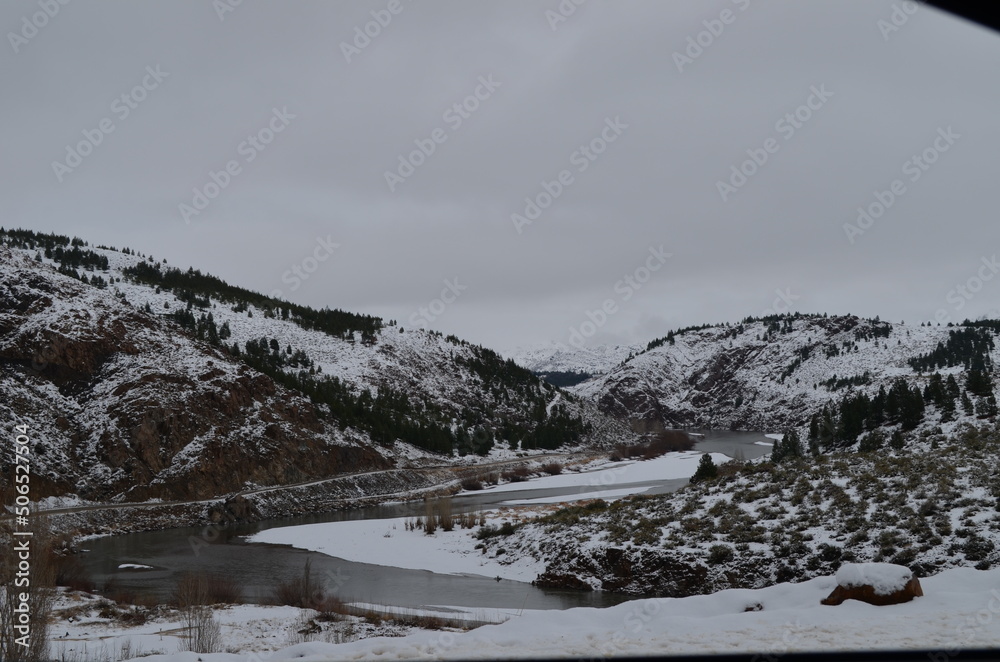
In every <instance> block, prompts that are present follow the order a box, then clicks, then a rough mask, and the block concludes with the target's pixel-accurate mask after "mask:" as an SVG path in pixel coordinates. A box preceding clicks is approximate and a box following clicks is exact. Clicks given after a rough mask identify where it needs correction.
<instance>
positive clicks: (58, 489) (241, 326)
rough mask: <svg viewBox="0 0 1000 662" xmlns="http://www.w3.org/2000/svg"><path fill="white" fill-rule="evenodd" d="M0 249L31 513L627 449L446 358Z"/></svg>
mask: <svg viewBox="0 0 1000 662" xmlns="http://www.w3.org/2000/svg"><path fill="white" fill-rule="evenodd" d="M0 239H3V241H4V244H5V245H4V244H0V391H2V392H3V394H4V398H3V401H2V403H0V418H3V419H4V420H8V421H12V422H13V421H17V422H19V423H20V422H24V423H26V424H27V425H28V426H29V428H30V430H31V433H30V436H31V438H32V439H33V440H34V447H33V450H34V456H33V461H34V462H35V467H34V470H35V474H36V476H37V478H36V480H35V482H34V483H33V490H34V492H33V493H34V494H37V495H38V496H40V497H44V496H53V495H54V496H61V495H66V494H77V495H79V496H80V497H83V498H84V499H89V500H101V501H106V500H110V499H128V500H145V499H150V498H162V499H168V500H175V499H189V498H206V497H210V496H219V495H225V494H228V493H231V492H234V491H237V490H240V489H244V488H246V487H251V486H262V485H281V484H287V483H290V482H297V481H305V480H310V479H313V478H322V477H326V476H330V475H335V474H339V473H343V472H350V471H360V470H365V469H372V468H381V467H385V466H392V464H393V463H394V461H395V460H396V458H397V455H398V454H399V453H400V452H402V453H403V454H404V455H405V456H407V457H408V458H410V459H411V460H412V459H413V458H414V457H419V456H421V455H423V456H424V457H430V456H428V455H427V453H426V452H423V451H421V452H417V451H416V449H413V448H411V449H409V450H405V449H404V448H403V447H401V446H400V444H399V443H398V442H399V440H400V439H403V440H407V441H413V442H414V443H416V444H417V445H420V444H424V447H425V448H427V449H428V450H437V451H441V452H443V454H441V455H436V456H433V457H432V459H429V460H426V459H425V460H424V461H425V462H436V463H440V462H443V461H448V456H450V454H451V449H452V447H453V445H455V444H458V446H459V447H460V449H461V450H462V452H468V453H472V454H479V455H486V454H488V453H489V451H490V450H491V449H492V448H494V447H497V448H498V449H499V448H502V447H506V446H507V445H509V446H512V447H513V448H515V449H516V448H517V447H518V445H519V444H520V445H522V446H523V447H524V448H525V449H528V448H550V447H555V446H559V445H562V444H564V443H570V444H575V445H582V444H588V443H598V442H599V441H600V440H601V439H607V440H610V439H612V438H614V439H617V438H619V437H621V436H623V435H624V436H629V435H630V434H631V433H630V432H629V431H628V430H627V428H626V427H624V426H623V425H622V424H620V423H618V422H616V421H613V420H610V419H608V417H606V416H604V415H602V414H600V413H599V412H598V411H597V410H596V407H595V406H594V405H593V404H591V403H588V402H586V401H580V400H578V399H577V398H575V397H573V396H571V395H569V394H567V393H565V392H561V391H559V390H558V389H556V388H553V387H551V386H550V385H548V384H545V383H544V382H541V381H540V380H539V379H537V378H536V377H534V376H533V375H531V374H530V373H529V372H528V371H526V370H524V369H522V368H520V367H518V366H516V365H514V364H513V362H510V361H505V360H504V359H502V358H501V357H499V356H498V355H496V354H495V353H493V352H491V351H490V350H488V349H485V348H482V347H478V346H474V345H471V344H469V343H467V342H464V341H461V340H459V339H458V338H454V337H447V338H446V337H443V336H442V335H441V334H439V333H435V332H427V331H423V330H417V329H405V330H404V329H403V328H401V327H398V326H396V325H395V323H393V322H389V323H385V322H383V321H382V320H378V319H376V318H371V317H364V316H356V315H351V314H349V313H343V312H341V311H326V310H324V311H313V310H311V309H302V308H301V307H295V306H291V305H288V304H282V303H281V302H277V301H275V300H272V299H268V298H267V297H265V296H262V295H258V294H256V293H251V292H246V291H245V290H239V289H238V288H233V287H231V286H228V285H225V284H224V283H221V281H217V279H211V278H210V277H205V276H203V274H201V273H200V272H196V271H194V270H190V269H189V270H187V271H183V270H172V268H171V267H169V266H168V265H166V264H163V263H156V262H154V261H153V259H152V258H151V257H145V256H142V255H140V254H136V253H135V252H133V251H127V250H124V251H119V250H114V249H110V248H93V247H90V246H87V245H86V244H84V243H83V242H82V241H79V240H73V242H70V240H69V239H68V238H58V237H54V236H53V235H35V234H33V233H24V232H21V233H17V232H15V231H7V232H6V233H3V234H0ZM150 274H152V276H153V277H154V278H160V279H162V282H150V279H149V275H150ZM213 288H215V289H213ZM179 325H180V326H179ZM335 325H339V326H337V327H336V329H335V330H334V326H335ZM182 326H183V327H184V328H182ZM306 394H308V395H309V397H306ZM310 400H312V401H311V402H310ZM605 443H610V441H607V442H605ZM431 444H437V446H436V447H432V446H431Z"/></svg>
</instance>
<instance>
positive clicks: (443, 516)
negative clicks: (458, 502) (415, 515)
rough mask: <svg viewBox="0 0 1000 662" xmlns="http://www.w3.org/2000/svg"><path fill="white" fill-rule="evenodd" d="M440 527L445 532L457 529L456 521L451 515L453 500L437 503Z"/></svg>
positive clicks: (440, 500)
mask: <svg viewBox="0 0 1000 662" xmlns="http://www.w3.org/2000/svg"><path fill="white" fill-rule="evenodd" d="M436 505H437V513H438V526H440V527H441V529H442V530H444V531H453V530H454V529H455V519H454V517H452V514H451V499H439V500H438V502H437V504H436Z"/></svg>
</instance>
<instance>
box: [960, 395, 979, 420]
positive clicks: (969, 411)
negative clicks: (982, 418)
mask: <svg viewBox="0 0 1000 662" xmlns="http://www.w3.org/2000/svg"><path fill="white" fill-rule="evenodd" d="M962 411H964V412H965V415H966V416H973V415H974V414H975V413H976V410H975V409H974V408H973V406H972V400H971V399H970V398H969V392H968V391H965V392H964V393H962Z"/></svg>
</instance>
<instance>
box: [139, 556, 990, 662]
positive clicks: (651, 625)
mask: <svg viewBox="0 0 1000 662" xmlns="http://www.w3.org/2000/svg"><path fill="white" fill-rule="evenodd" d="M921 583H922V584H923V587H924V592H925V595H924V597H920V598H916V599H915V600H913V601H912V602H909V603H906V604H902V605H893V606H888V607H874V606H871V605H866V604H862V603H860V602H857V601H854V600H849V601H847V602H845V603H844V604H843V605H840V606H836V607H829V606H823V605H820V600H821V599H822V598H825V597H826V596H827V595H828V594H829V593H830V591H831V590H833V588H834V586H835V585H836V580H835V579H834V578H833V577H820V578H816V579H813V580H810V581H808V582H803V583H801V584H779V585H776V586H772V587H769V588H764V589H758V590H728V591H721V592H719V593H715V594H713V595H705V596H695V597H689V598H679V599H675V598H660V599H649V600H637V601H633V602H627V603H623V604H621V605H618V606H616V607H611V608H607V609H591V608H577V609H568V610H565V611H546V612H533V613H531V614H526V615H523V616H521V617H513V618H511V619H510V620H509V621H507V622H505V623H502V624H500V625H488V626H484V627H481V628H478V629H475V630H471V631H469V632H452V631H417V632H413V633H411V634H409V635H407V636H403V637H377V638H372V639H365V640H360V641H354V642H350V643H343V644H329V643H321V642H307V643H301V644H297V645H295V646H291V647H287V648H284V649H282V650H279V651H278V652H276V653H273V654H272V653H269V652H268V650H269V648H268V647H267V646H266V645H260V646H259V647H256V648H254V647H252V646H251V647H250V648H242V647H240V648H241V650H239V651H238V652H235V653H229V654H227V653H217V654H195V653H171V654H167V655H154V656H150V657H143V658H141V659H142V660H145V662H195V661H196V660H201V661H202V662H247V660H248V659H250V660H253V659H257V660H267V661H269V662H271V661H273V662H278V661H280V660H293V659H294V660H297V661H298V662H320V661H326V660H371V659H382V660H415V659H491V658H512V657H514V658H516V657H535V658H548V657H552V658H558V657H566V656H596V655H606V656H622V655H644V654H653V655H663V654H684V653H723V652H747V651H751V652H775V653H781V652H785V651H836V650H859V649H907V648H909V649H912V648H930V649H935V650H939V651H941V652H942V653H944V654H946V655H947V653H948V652H953V651H954V649H957V648H993V647H1000V570H989V571H979V570H972V569H967V568H960V569H953V570H948V571H945V572H943V573H941V574H939V575H937V576H934V577H929V578H925V579H923V580H921ZM241 609H242V608H241ZM258 609H259V608H258ZM246 615H247V617H248V618H247V621H246V628H247V629H252V628H254V627H257V624H256V623H255V622H253V621H252V620H251V618H250V616H251V614H249V613H247V614H246ZM262 643H263V642H262ZM234 648H236V646H234ZM250 651H256V652H257V657H256V658H255V657H254V656H252V655H251V656H249V658H248V656H247V653H248V652H250Z"/></svg>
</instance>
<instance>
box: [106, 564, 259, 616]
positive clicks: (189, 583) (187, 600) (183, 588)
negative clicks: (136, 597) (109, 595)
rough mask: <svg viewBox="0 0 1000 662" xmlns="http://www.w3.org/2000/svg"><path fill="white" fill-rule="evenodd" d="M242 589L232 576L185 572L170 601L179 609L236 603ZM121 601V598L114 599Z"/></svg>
mask: <svg viewBox="0 0 1000 662" xmlns="http://www.w3.org/2000/svg"><path fill="white" fill-rule="evenodd" d="M242 601H243V591H242V589H240V586H239V583H237V581H236V580H235V579H233V578H232V577H228V576H225V575H217V574H208V573H203V572H197V573H195V572H185V573H183V574H182V575H181V576H180V577H178V578H177V585H176V586H175V587H174V592H173V595H172V596H171V602H172V603H173V604H174V605H176V606H177V607H178V608H179V609H184V608H186V607H192V606H198V605H214V604H220V603H222V604H238V603H240V602H242ZM116 602H121V600H116Z"/></svg>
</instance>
